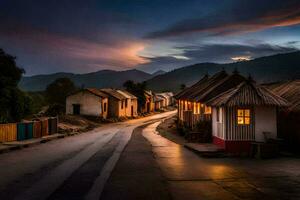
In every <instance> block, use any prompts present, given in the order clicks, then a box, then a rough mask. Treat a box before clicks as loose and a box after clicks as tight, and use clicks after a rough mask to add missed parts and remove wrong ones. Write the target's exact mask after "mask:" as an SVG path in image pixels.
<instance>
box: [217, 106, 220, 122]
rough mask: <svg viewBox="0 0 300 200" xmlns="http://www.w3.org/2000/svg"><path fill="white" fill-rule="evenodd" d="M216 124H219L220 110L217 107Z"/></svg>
mask: <svg viewBox="0 0 300 200" xmlns="http://www.w3.org/2000/svg"><path fill="white" fill-rule="evenodd" d="M217 122H220V108H219V107H217Z"/></svg>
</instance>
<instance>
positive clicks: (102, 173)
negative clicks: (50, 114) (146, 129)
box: [0, 112, 175, 200]
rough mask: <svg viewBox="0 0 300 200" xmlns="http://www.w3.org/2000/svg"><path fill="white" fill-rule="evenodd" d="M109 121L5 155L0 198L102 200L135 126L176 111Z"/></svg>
mask: <svg viewBox="0 0 300 200" xmlns="http://www.w3.org/2000/svg"><path fill="white" fill-rule="evenodd" d="M174 114H175V112H168V113H162V114H158V115H154V116H151V117H146V118H142V119H137V120H131V121H128V122H122V123H116V124H110V125H104V126H103V127H99V128H96V129H94V130H92V131H89V132H87V133H83V134H80V135H76V136H73V137H67V138H64V139H60V140H54V141H51V142H48V143H45V144H41V145H37V146H32V147H28V148H25V149H22V150H19V151H13V152H9V153H5V154H1V155H0V169H1V170H0V199H1V200H2V199H5V200H9V199H22V200H23V199H30V200H34V199H39V200H40V199H99V198H100V195H101V192H102V189H103V187H104V184H105V182H106V180H107V179H108V178H109V175H110V173H111V171H112V170H113V167H114V165H115V164H116V162H117V161H118V159H119V156H120V154H121V153H122V151H123V149H124V147H125V146H126V144H127V142H128V141H129V139H130V137H131V135H132V132H133V130H134V129H135V128H136V127H138V126H141V125H143V124H145V123H149V122H153V121H157V120H159V119H161V118H164V117H169V116H171V115H174Z"/></svg>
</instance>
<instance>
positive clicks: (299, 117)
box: [265, 80, 300, 152]
mask: <svg viewBox="0 0 300 200" xmlns="http://www.w3.org/2000/svg"><path fill="white" fill-rule="evenodd" d="M265 86H266V87H268V88H269V89H270V90H272V92H274V93H275V94H277V95H279V96H281V97H282V98H284V99H286V100H287V101H288V102H289V103H290V105H289V106H288V107H286V108H284V109H280V110H278V120H277V121H278V136H279V137H280V138H282V139H284V141H285V143H286V144H287V147H288V148H289V149H291V150H295V151H298V152H300V123H299V122H300V80H290V81H284V82H278V83H271V84H267V85H265Z"/></svg>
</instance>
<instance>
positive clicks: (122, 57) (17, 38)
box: [0, 26, 149, 71]
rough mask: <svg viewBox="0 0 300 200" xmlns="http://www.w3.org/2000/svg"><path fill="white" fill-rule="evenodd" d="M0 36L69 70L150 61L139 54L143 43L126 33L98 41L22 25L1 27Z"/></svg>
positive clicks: (121, 65)
mask: <svg viewBox="0 0 300 200" xmlns="http://www.w3.org/2000/svg"><path fill="white" fill-rule="evenodd" d="M0 36H1V37H2V38H5V39H6V40H8V41H10V42H11V45H15V46H18V48H23V49H24V50H26V52H27V53H29V54H31V55H36V59H40V58H41V57H42V56H44V57H47V59H48V60H49V59H50V60H57V61H55V63H57V65H60V64H61V63H64V66H65V64H67V65H68V66H69V67H68V68H70V71H71V70H72V67H73V68H78V67H80V68H82V67H84V68H86V69H87V70H88V71H93V70H97V69H103V68H110V69H117V70H122V69H126V68H130V67H134V66H136V65H139V64H144V63H147V62H149V61H148V59H146V58H143V57H141V56H139V52H140V51H142V50H143V49H144V48H145V46H146V44H145V43H143V42H142V41H138V40H134V39H131V38H127V37H126V36H123V37H122V38H121V37H119V36H118V37H116V39H115V40H112V41H105V42H101V41H97V40H88V39H84V38H78V37H72V36H66V35H62V34H58V33H51V32H47V31H46V30H41V29H34V28H32V27H22V26H19V28H18V29H16V28H15V27H13V28H8V29H3V30H0ZM72 71H73V70H72Z"/></svg>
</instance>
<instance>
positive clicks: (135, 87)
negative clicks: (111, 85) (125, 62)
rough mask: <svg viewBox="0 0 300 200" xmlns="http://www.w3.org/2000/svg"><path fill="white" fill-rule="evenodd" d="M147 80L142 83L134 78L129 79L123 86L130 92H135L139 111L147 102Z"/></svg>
mask: <svg viewBox="0 0 300 200" xmlns="http://www.w3.org/2000/svg"><path fill="white" fill-rule="evenodd" d="M146 86H147V84H146V82H145V81H144V82H142V83H135V82H134V81H132V80H128V81H126V82H125V83H124V84H123V87H125V88H126V90H127V91H128V92H130V93H131V94H133V95H134V96H136V97H137V99H138V109H139V111H141V110H142V108H143V106H144V105H145V103H146V96H145V90H146Z"/></svg>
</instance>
